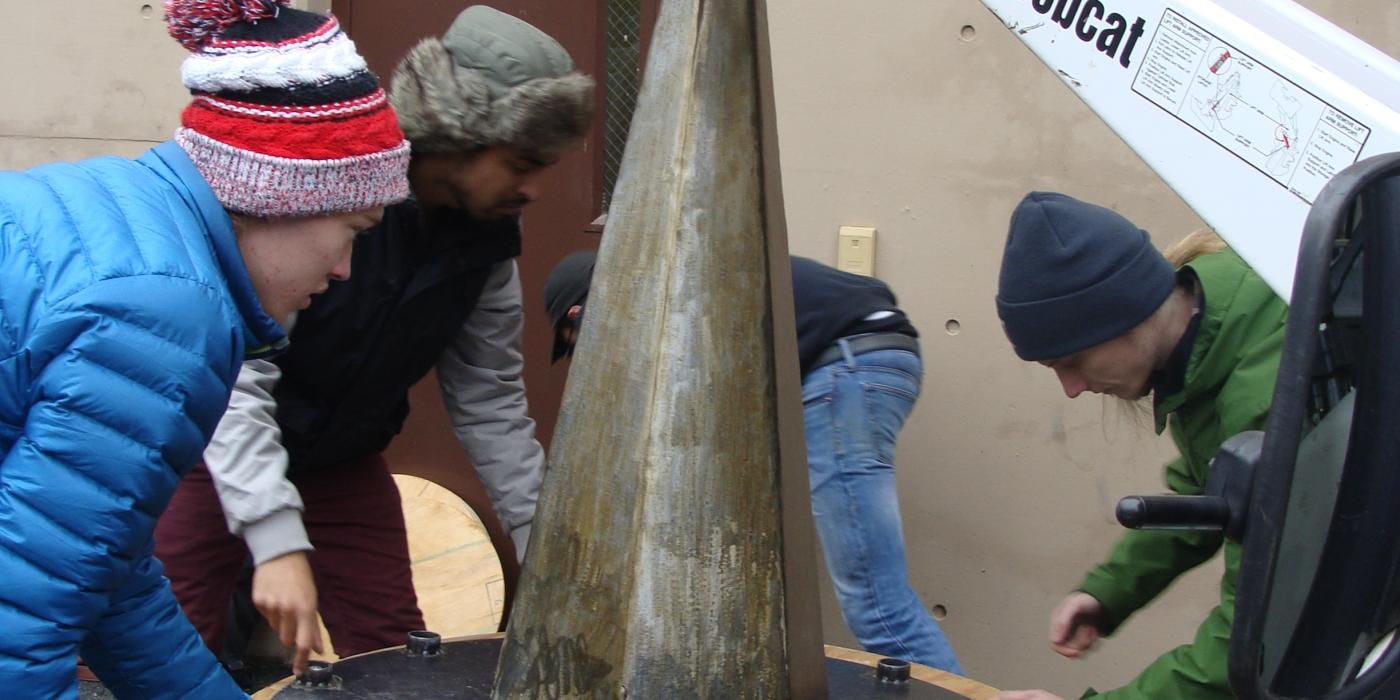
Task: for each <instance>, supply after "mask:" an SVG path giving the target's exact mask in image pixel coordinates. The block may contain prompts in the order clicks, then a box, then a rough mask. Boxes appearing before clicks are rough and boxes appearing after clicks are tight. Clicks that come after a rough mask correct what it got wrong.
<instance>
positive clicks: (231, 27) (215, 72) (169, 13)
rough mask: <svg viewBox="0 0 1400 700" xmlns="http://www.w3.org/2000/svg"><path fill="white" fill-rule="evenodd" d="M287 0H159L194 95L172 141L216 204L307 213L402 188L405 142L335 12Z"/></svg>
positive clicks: (360, 203) (361, 202) (364, 202)
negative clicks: (180, 49) (184, 50)
mask: <svg viewBox="0 0 1400 700" xmlns="http://www.w3.org/2000/svg"><path fill="white" fill-rule="evenodd" d="M288 2H290V0H165V22H166V24H167V25H168V26H169V28H170V35H171V36H173V37H175V39H176V40H177V41H179V42H180V43H181V44H182V45H183V46H184V47H185V48H187V49H189V50H190V51H191V55H190V57H189V58H187V59H185V62H184V65H183V66H182V67H181V70H180V72H181V77H182V78H183V81H184V84H185V87H187V88H189V89H190V92H191V93H192V94H193V95H194V101H193V102H191V103H190V105H189V107H186V108H185V111H184V114H182V115H181V118H180V124H181V128H180V129H179V130H178V131H177V132H176V133H175V141H176V142H177V143H179V144H180V146H181V147H182V148H184V150H185V153H187V154H189V156H190V159H191V160H193V161H194V164H195V166H196V167H197V168H198V169H199V172H200V173H201V174H203V175H204V179H206V180H208V181H209V186H210V187H211V188H212V189H213V190H214V194H215V195H216V196H217V197H218V198H219V201H220V202H221V203H223V205H224V208H225V209H228V210H229V211H232V212H237V213H240V214H247V215H250V216H257V217H278V216H315V215H321V214H333V213H343V212H350V211H358V210H360V209H369V208H372V207H379V206H384V205H387V204H393V203H395V202H399V201H402V200H403V199H405V198H407V197H408V158H409V144H408V141H406V140H405V139H404V135H403V132H402V131H400V130H399V126H398V122H397V120H396V119H395V117H394V112H393V110H392V109H391V108H390V107H389V102H388V99H387V98H386V97H385V94H384V91H383V90H382V89H380V87H379V81H378V80H377V79H376V78H375V77H374V74H373V73H371V72H370V71H369V68H368V66H366V65H365V60H364V58H362V57H361V56H360V54H359V53H358V52H356V50H355V45H354V43H353V42H351V41H350V38H349V37H347V36H345V34H344V33H343V32H341V31H340V24H339V23H338V22H336V20H335V18H334V17H330V16H323V15H319V14H315V13H311V12H303V11H301V10H294V9H292V8H290V7H287V6H286V5H287V3H288Z"/></svg>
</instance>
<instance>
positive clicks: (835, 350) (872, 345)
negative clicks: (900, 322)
mask: <svg viewBox="0 0 1400 700" xmlns="http://www.w3.org/2000/svg"><path fill="white" fill-rule="evenodd" d="M843 340H845V341H846V345H847V346H848V347H850V348H851V355H859V354H861V353H867V352H873V351H875V350H908V351H909V352H912V353H914V354H916V355H917V354H918V353H919V339H918V338H915V337H913V336H909V335H905V334H903V333H865V334H863V335H853V336H850V337H847V338H844V339H843ZM845 357H846V355H845V353H843V352H841V344H840V343H833V344H832V345H831V346H830V347H828V348H827V349H825V350H823V351H821V353H819V354H818V355H817V358H816V359H815V360H812V367H813V368H816V367H821V366H822V365H829V364H831V363H833V362H835V361H837V360H840V359H843V358H845Z"/></svg>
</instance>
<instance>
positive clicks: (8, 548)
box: [0, 0, 409, 699]
mask: <svg viewBox="0 0 1400 700" xmlns="http://www.w3.org/2000/svg"><path fill="white" fill-rule="evenodd" d="M286 2H287V0H223V1H212V2H211V1H210V0H168V1H167V2H166V11H167V15H168V16H167V18H166V21H167V23H168V24H169V26H170V30H171V34H172V35H173V36H174V37H175V38H176V39H177V40H179V41H180V42H181V43H182V44H184V45H185V46H186V48H188V49H190V50H191V52H192V53H191V56H190V57H189V58H188V59H187V60H186V62H185V64H184V66H183V69H182V74H183V78H184V82H185V85H186V86H187V87H189V88H190V90H191V92H192V93H193V94H194V100H193V102H192V103H191V104H190V105H189V107H188V108H186V110H185V112H184V114H183V115H182V118H181V125H182V126H181V128H180V129H179V130H178V131H177V132H176V134H175V138H174V140H173V141H171V142H168V143H165V144H162V145H160V146H157V147H156V148H154V149H152V150H151V151H149V152H147V153H146V154H145V155H143V156H142V157H140V158H138V159H136V160H127V159H119V158H99V159H94V160H89V161H85V162H82V163H76V164H53V165H45V166H41V167H38V168H34V169H32V170H29V171H27V172H5V173H0V582H3V583H0V695H3V696H4V697H6V698H15V697H20V698H52V697H75V696H76V694H77V688H76V685H77V676H76V674H75V673H74V669H75V663H76V659H77V658H78V656H79V655H80V654H81V656H82V658H83V659H84V661H85V662H86V663H87V664H88V666H89V667H90V668H91V669H92V670H94V671H95V672H96V673H97V675H98V677H99V678H101V679H102V681H103V682H104V683H105V684H106V685H107V686H108V688H109V689H111V690H112V691H113V692H114V693H115V694H116V696H117V697H119V698H177V697H191V698H215V699H219V698H243V697H246V696H245V695H244V694H243V693H242V691H240V690H239V688H238V687H237V685H236V684H234V682H233V681H232V679H230V678H229V677H228V675H227V674H226V673H224V671H223V670H222V669H221V668H220V667H219V665H218V663H217V662H216V661H215V659H214V657H213V656H212V655H211V654H210V653H209V652H208V651H207V650H206V649H205V647H204V645H203V643H202V642H201V640H200V638H199V636H198V635H197V634H196V633H195V630H194V628H193V627H192V626H191V625H190V624H189V622H188V621H186V619H185V617H184V616H183V614H181V612H180V608H179V606H178V605H177V604H176V602H175V598H174V596H173V595H172V594H171V592H170V587H169V584H168V583H167V582H166V581H165V579H164V578H163V577H162V576H161V566H160V563H159V562H158V561H157V560H156V559H155V558H154V557H153V556H152V549H153V541H152V531H153V529H154V527H155V524H156V519H157V518H158V517H159V516H160V513H161V511H162V510H163V509H164V508H165V505H166V503H167V501H168V500H169V498H170V496H171V493H172V492H173V491H174V490H175V486H176V483H177V482H178V481H179V479H180V476H181V475H182V474H183V473H184V472H185V471H186V470H187V469H188V468H190V467H191V466H192V465H193V464H194V463H195V462H196V461H198V459H199V457H200V452H201V451H202V450H203V448H204V446H205V443H206V442H207V441H208V439H209V436H210V434H211V433H212V432H213V430H214V426H215V425H216V424H217V422H218V420H219V417H220V416H221V415H222V413H223V411H224V407H225V406H226V405H227V403H228V398H229V392H230V389H231V387H232V384H233V382H234V378H235V377H236V376H237V374H238V369H239V366H240V364H241V363H242V362H243V360H244V358H245V357H249V356H260V355H267V354H271V353H275V352H277V351H278V350H279V349H281V348H282V347H283V346H285V344H286V339H285V333H284V332H283V325H284V324H285V323H286V321H287V320H288V318H289V317H290V316H291V315H292V314H293V313H295V311H296V310H297V309H299V308H304V307H305V306H306V305H307V304H309V303H310V298H311V296H312V295H313V294H316V293H319V292H321V291H324V290H325V288H326V286H327V284H328V283H329V281H330V280H335V279H343V278H345V277H347V276H348V275H349V274H350V269H349V261H350V248H351V243H352V241H353V239H354V237H355V235H356V234H357V233H358V232H360V231H362V230H365V229H368V228H370V227H371V226H373V225H374V224H375V223H376V222H377V221H378V219H379V217H380V216H382V212H383V207H384V206H385V205H387V204H392V203H394V202H398V201H400V200H402V199H404V198H405V197H406V196H407V194H408V182H407V177H406V171H407V167H408V153H409V146H408V142H407V141H405V140H404V137H403V134H402V132H401V131H399V128H398V125H397V122H396V119H395V118H394V115H393V112H392V110H391V109H390V108H389V106H388V103H387V100H386V98H385V95H384V92H383V91H382V90H381V89H380V88H379V84H378V81H377V80H376V78H375V77H374V75H373V74H371V73H370V72H369V70H368V69H367V68H366V66H365V62H364V60H363V59H362V58H361V57H360V56H359V54H358V53H357V52H356V51H355V48H354V45H353V44H351V43H350V41H349V39H348V38H346V37H345V36H344V35H343V34H342V33H341V32H340V30H339V27H338V25H337V24H336V21H335V19H334V18H331V17H326V16H323V15H318V14H313V13H309V12H300V11H296V10H292V9H290V8H288V7H285V6H284V5H285V4H286Z"/></svg>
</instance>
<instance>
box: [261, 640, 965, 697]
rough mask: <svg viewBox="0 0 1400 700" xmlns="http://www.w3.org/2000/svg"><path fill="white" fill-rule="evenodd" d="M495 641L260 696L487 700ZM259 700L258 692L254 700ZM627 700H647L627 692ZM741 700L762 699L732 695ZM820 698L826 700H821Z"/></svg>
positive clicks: (899, 691)
mask: <svg viewBox="0 0 1400 700" xmlns="http://www.w3.org/2000/svg"><path fill="white" fill-rule="evenodd" d="M500 649H501V639H499V638H490V639H473V640H456V641H450V642H446V643H444V644H443V654H442V655H441V656H438V657H432V658H413V657H409V656H406V655H405V654H404V652H403V650H402V649H387V650H384V651H379V652H375V653H372V654H364V655H362V656H355V657H351V658H349V659H344V660H342V661H338V662H336V664H335V668H334V672H335V675H336V676H337V677H338V678H339V680H340V682H339V684H338V685H337V686H336V687H335V688H334V689H330V688H304V687H300V686H297V685H287V686H285V687H283V688H281V689H279V690H276V691H273V692H271V693H269V694H268V695H267V696H266V697H271V698H276V699H277V700H316V699H317V698H324V699H325V700H406V699H408V698H414V699H418V698H434V699H437V700H474V699H476V698H487V697H489V689H490V686H491V671H492V668H493V667H494V665H495V658H496V655H497V654H498V653H499V652H500ZM819 660H820V661H822V662H823V664H824V666H823V668H824V670H825V675H827V676H828V677H829V678H830V679H831V680H830V684H831V696H830V697H831V698H833V699H837V698H839V699H840V700H879V699H882V698H896V697H898V698H905V699H906V700H962V699H963V698H965V697H967V696H964V695H961V694H959V693H956V692H953V691H952V690H948V689H945V688H942V687H939V686H938V685H936V684H934V683H931V682H928V681H922V680H920V679H918V678H913V679H911V680H909V681H908V682H907V683H903V684H899V685H895V684H889V683H881V682H879V680H878V679H877V678H876V674H875V669H874V668H871V667H870V666H866V665H863V664H860V663H856V662H854V661H849V660H844V659H839V658H835V657H832V658H824V659H819ZM262 697H264V694H263V693H259V694H258V695H257V696H255V699H254V700H257V699H258V698H262ZM629 697H650V696H644V695H640V696H639V695H636V694H633V693H629ZM732 697H735V698H742V697H763V696H748V695H736V696H732ZM823 697H824V698H825V697H826V696H825V695H823Z"/></svg>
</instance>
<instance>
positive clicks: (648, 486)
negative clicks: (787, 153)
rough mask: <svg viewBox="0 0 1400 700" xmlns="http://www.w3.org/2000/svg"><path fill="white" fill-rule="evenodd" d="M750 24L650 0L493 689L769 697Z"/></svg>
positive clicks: (763, 368) (765, 354) (771, 521)
mask: <svg viewBox="0 0 1400 700" xmlns="http://www.w3.org/2000/svg"><path fill="white" fill-rule="evenodd" d="M754 36H755V30H754V9H753V6H752V5H751V3H750V2H749V0H709V1H702V0H666V2H665V3H664V4H663V6H662V10H661V15H660V17H659V18H658V22H657V27H656V32H655V34H654V39H653V44H652V49H651V53H650V58H649V61H648V66H647V76H646V82H645V83H644V85H643V88H642V92H641V94H640V95H639V98H638V107H637V112H636V115H635V116H634V118H633V125H632V131H631V134H630V137H629V140H628V145H627V152H626V155H625V156H624V159H623V166H622V174H621V176H620V179H619V182H618V186H617V192H616V193H615V196H614V198H613V204H612V211H611V212H610V217H609V222H608V227H607V231H606V233H605V235H604V238H603V244H602V248H601V250H600V256H599V260H598V267H597V272H596V273H595V277H594V284H593V289H592V293H591V295H590V298H589V304H588V310H587V313H586V314H585V321H584V327H583V330H582V337H581V339H580V343H579V346H578V349H577V352H576V354H575V356H574V360H573V366H572V369H571V372H570V377H569V383H568V385H567V387H566V389H565V395H564V408H563V410H562V412H561V415H560V421H559V424H558V428H557V432H556V434H555V439H554V442H553V445H552V447H551V450H550V468H549V474H548V477H547V479H546V484H545V487H544V491H543V493H542V494H541V499H540V507H539V515H538V516H537V518H536V521H535V529H534V533H533V537H532V540H531V545H530V551H529V554H528V557H527V561H526V564H525V573H524V576H523V581H522V585H521V591H520V595H519V598H518V599H517V602H516V609H515V613H514V615H513V617H512V619H511V624H510V628H509V630H508V632H507V641H506V645H505V649H504V652H503V654H502V658H501V663H500V668H499V671H498V678H497V688H496V691H495V696H496V697H497V698H534V697H586V698H594V697H604V698H607V697H628V696H630V697H644V698H653V697H655V698H659V697H693V698H735V697H764V698H786V697H790V694H789V685H788V677H789V674H788V668H789V658H788V653H789V648H788V643H787V637H786V634H787V631H786V625H785V624H784V619H785V597H784V576H783V561H782V558H783V548H782V512H781V507H780V503H781V497H780V479H779V469H778V464H779V448H778V438H777V429H778V425H777V420H776V403H775V397H774V393H775V379H774V376H775V375H774V361H773V357H774V354H773V337H772V328H773V321H774V319H773V317H772V315H771V309H770V302H771V299H770V297H769V295H770V289H771V287H770V280H769V266H768V260H769V248H768V242H767V241H766V239H765V237H764V216H763V192H764V181H763V177H762V173H761V158H760V152H761V147H762V144H761V143H760V138H759V123H760V122H759V113H758V98H757V94H758V93H757V89H758V85H757V82H756V72H757V68H756V64H755V56H756V51H755V40H754ZM787 322H788V323H790V317H789V319H788V320H787ZM785 330H786V331H787V332H791V331H790V330H787V329H786V328H785ZM799 444H800V443H799ZM798 507H801V508H809V507H810V506H809V501H808V499H807V497H806V494H805V493H804V494H803V498H802V500H801V502H800V504H798ZM807 623H808V624H814V623H816V621H815V620H810V621H807ZM808 646H810V645H808ZM818 673H820V672H819V671H818ZM823 696H824V693H823Z"/></svg>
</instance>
